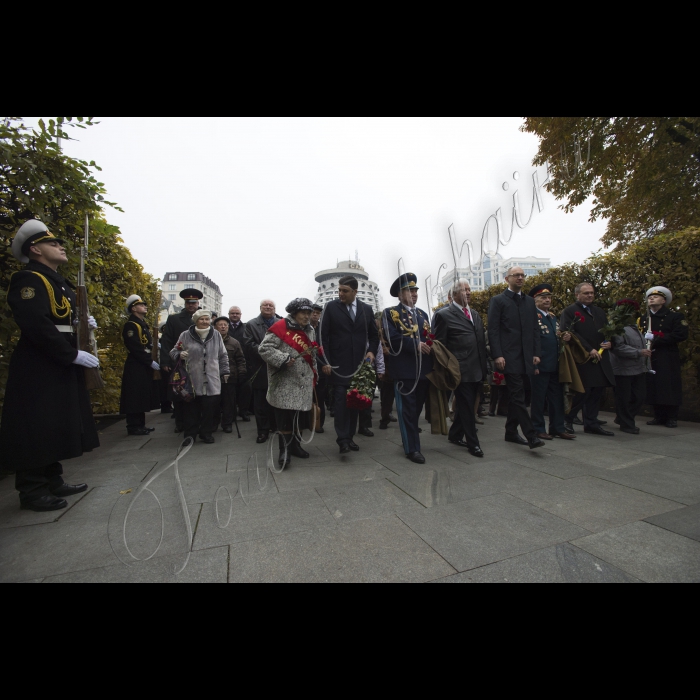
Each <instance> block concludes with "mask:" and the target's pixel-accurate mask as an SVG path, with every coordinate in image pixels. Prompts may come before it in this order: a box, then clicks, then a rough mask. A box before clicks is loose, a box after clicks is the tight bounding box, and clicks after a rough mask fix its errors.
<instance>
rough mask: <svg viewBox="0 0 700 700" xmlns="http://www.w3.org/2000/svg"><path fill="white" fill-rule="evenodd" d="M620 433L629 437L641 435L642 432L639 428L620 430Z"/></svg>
mask: <svg viewBox="0 0 700 700" xmlns="http://www.w3.org/2000/svg"><path fill="white" fill-rule="evenodd" d="M620 432H621V433H627V434H628V435H639V434H640V433H641V432H642V431H641V430H640V429H639V428H620Z"/></svg>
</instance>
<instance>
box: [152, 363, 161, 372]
mask: <svg viewBox="0 0 700 700" xmlns="http://www.w3.org/2000/svg"><path fill="white" fill-rule="evenodd" d="M151 369H153V370H155V371H156V372H160V365H159V364H158V363H157V362H153V363H152V364H151Z"/></svg>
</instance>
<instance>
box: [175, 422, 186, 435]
mask: <svg viewBox="0 0 700 700" xmlns="http://www.w3.org/2000/svg"><path fill="white" fill-rule="evenodd" d="M184 432H185V426H184V425H180V424H179V423H175V433H176V434H177V435H179V434H180V433H184Z"/></svg>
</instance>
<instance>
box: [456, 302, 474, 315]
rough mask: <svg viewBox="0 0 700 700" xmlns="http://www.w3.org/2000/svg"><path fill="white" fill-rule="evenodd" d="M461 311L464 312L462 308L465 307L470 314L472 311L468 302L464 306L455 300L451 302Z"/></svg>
mask: <svg viewBox="0 0 700 700" xmlns="http://www.w3.org/2000/svg"><path fill="white" fill-rule="evenodd" d="M452 303H453V304H454V305H455V306H456V307H457V308H458V309H459V310H460V311H461V312H462V313H464V309H466V310H467V311H468V312H469V313H470V314H471V312H472V310H471V308H470V307H469V304H467V305H466V306H462V305H461V304H458V303H457V302H456V301H453V302H452Z"/></svg>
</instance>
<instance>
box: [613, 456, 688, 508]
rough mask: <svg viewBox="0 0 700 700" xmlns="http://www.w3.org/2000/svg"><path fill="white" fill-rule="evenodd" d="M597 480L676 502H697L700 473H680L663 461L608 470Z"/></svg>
mask: <svg viewBox="0 0 700 700" xmlns="http://www.w3.org/2000/svg"><path fill="white" fill-rule="evenodd" d="M600 478H602V479H606V480H607V481H612V482H614V483H616V484H622V485H623V486H629V487H630V488H633V489H637V490H638V491H644V492H645V493H651V494H654V495H655V496H661V497H662V498H667V499H668V500H670V501H676V502H677V503H683V504H685V505H695V504H696V503H700V474H697V475H696V474H692V473H689V472H685V471H681V470H680V469H676V468H675V467H672V466H670V465H669V463H668V461H665V460H661V461H651V462H646V463H643V464H640V465H637V466H634V467H629V468H627V469H621V470H615V471H609V472H607V473H606V474H604V475H602V476H601V477H600Z"/></svg>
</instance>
